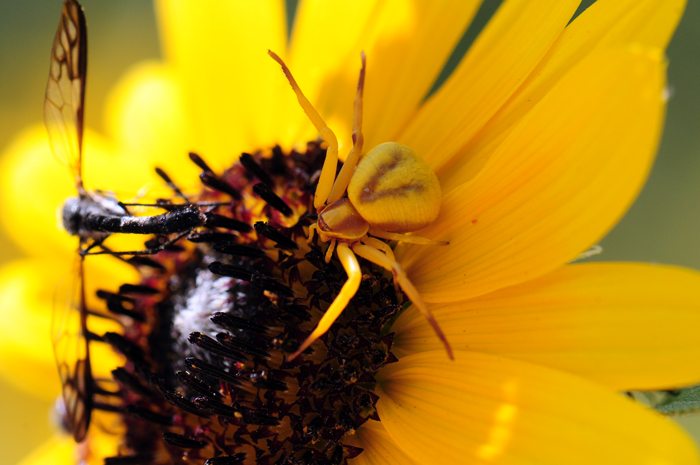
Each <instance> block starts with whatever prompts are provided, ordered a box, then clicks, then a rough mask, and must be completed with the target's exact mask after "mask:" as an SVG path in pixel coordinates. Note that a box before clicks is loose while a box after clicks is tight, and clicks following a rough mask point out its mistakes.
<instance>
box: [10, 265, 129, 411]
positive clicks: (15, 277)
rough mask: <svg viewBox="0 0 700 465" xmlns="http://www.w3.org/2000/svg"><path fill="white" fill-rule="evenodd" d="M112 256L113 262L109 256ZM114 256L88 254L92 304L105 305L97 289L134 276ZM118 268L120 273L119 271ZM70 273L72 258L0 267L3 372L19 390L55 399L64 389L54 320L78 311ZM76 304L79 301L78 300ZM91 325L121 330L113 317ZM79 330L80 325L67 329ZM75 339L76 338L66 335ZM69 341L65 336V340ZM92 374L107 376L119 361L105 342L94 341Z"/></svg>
mask: <svg viewBox="0 0 700 465" xmlns="http://www.w3.org/2000/svg"><path fill="white" fill-rule="evenodd" d="M110 259H111V260H110ZM113 262H116V260H114V259H113V258H111V257H105V256H100V257H89V258H88V259H87V261H86V267H85V270H86V296H87V300H88V306H89V307H90V308H96V309H104V307H105V305H104V302H100V301H98V300H97V298H96V297H95V292H96V290H97V289H106V290H111V291H116V290H117V288H118V285H119V284H121V283H123V282H126V281H121V280H115V276H116V277H120V278H121V279H124V280H127V279H129V278H131V280H130V281H128V282H138V281H136V280H134V272H133V271H132V272H131V273H129V272H128V271H129V270H128V268H127V269H123V268H122V266H123V265H119V264H116V265H115V264H114V263H113ZM117 270H118V271H117ZM78 285H79V282H78V281H77V279H76V277H75V276H74V275H72V274H71V273H70V262H68V264H66V263H65V262H61V261H56V260H38V259H37V260H24V261H17V262H12V263H10V264H7V265H5V266H4V267H3V268H0V312H2V321H3V324H2V325H0V375H1V376H3V377H5V378H6V379H7V381H8V382H10V383H12V384H14V385H16V386H18V387H19V388H20V389H23V390H25V391H28V392H31V393H33V394H35V395H37V396H40V397H43V398H47V399H53V398H55V397H56V396H57V395H58V393H59V392H60V389H59V387H60V383H59V378H58V372H57V369H56V362H55V360H54V349H53V345H52V328H51V321H52V317H53V314H54V312H56V313H57V314H61V315H62V314H63V312H77V310H76V309H73V308H71V307H66V306H67V305H70V304H71V302H70V300H69V299H64V298H62V297H61V296H69V295H71V294H72V293H73V289H72V286H78ZM75 304H76V305H77V302H75ZM88 327H89V329H90V330H91V331H93V332H95V333H96V334H103V333H104V332H105V331H121V328H120V327H119V326H118V325H117V324H116V323H114V322H110V321H109V320H104V319H98V318H94V319H93V318H91V319H89V321H88ZM66 329H67V330H68V331H70V332H71V334H77V332H78V331H79V329H80V328H79V325H76V326H73V327H70V328H66ZM67 337H69V338H70V337H72V336H67ZM65 340H67V339H64V341H65ZM90 348H91V356H92V360H93V374H94V375H95V376H96V377H108V375H109V372H110V371H111V370H112V369H114V368H115V367H116V366H117V363H119V361H120V359H119V358H118V357H117V356H116V355H115V353H114V352H113V351H112V350H111V349H109V348H108V347H107V346H105V345H104V344H97V343H93V344H91V345H90Z"/></svg>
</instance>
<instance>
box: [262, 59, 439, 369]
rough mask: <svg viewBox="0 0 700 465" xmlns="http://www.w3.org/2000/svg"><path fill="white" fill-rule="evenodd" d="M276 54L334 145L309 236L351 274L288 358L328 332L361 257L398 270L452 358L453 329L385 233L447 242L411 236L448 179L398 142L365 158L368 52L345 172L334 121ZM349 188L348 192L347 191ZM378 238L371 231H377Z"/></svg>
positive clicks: (349, 294)
mask: <svg viewBox="0 0 700 465" xmlns="http://www.w3.org/2000/svg"><path fill="white" fill-rule="evenodd" d="M269 54H270V56H271V57H272V58H273V59H274V60H275V61H277V63H279V64H280V65H281V66H282V70H283V71H284V74H285V76H286V77H287V80H288V81H289V84H290V85H291V86H292V89H293V90H294V93H295V94H296V96H297V99H298V101H299V104H300V105H301V107H302V109H303V110H304V112H305V113H306V115H307V116H308V117H309V119H310V120H311V122H312V123H313V125H314V126H315V127H316V130H317V131H318V132H319V134H320V136H321V138H323V140H324V141H326V143H327V144H328V150H327V152H326V159H325V161H324V163H323V168H322V170H321V176H320V178H319V182H318V187H317V188H316V194H315V196H314V207H315V208H316V210H317V212H318V220H317V222H316V223H315V224H314V225H312V226H311V227H310V228H309V239H308V240H309V241H311V239H312V237H313V234H314V232H317V233H318V235H319V237H320V238H321V240H322V241H323V242H330V244H329V247H328V250H327V253H326V263H328V262H329V261H330V260H331V258H332V254H333V253H334V251H335V254H336V255H337V256H338V259H339V260H340V263H341V264H342V265H343V268H344V269H345V272H346V273H347V275H348V280H347V281H346V282H345V284H344V285H343V287H342V289H341V290H340V293H338V295H337V296H336V298H335V300H333V302H332V303H331V305H330V307H328V309H327V310H326V312H325V313H324V315H323V317H322V318H321V320H320V321H319V323H318V325H317V326H316V328H315V329H314V330H313V332H312V333H311V334H310V335H309V336H308V337H307V338H306V340H305V341H304V342H303V343H302V344H301V346H300V347H299V348H298V349H297V350H296V351H295V352H294V353H293V354H291V355H289V357H287V358H288V360H293V359H294V358H296V357H297V356H299V354H301V353H302V352H303V351H304V350H306V349H307V348H308V347H309V346H310V345H311V344H313V343H314V341H316V339H318V338H319V337H321V336H322V335H323V334H325V333H326V331H328V329H329V328H330V327H331V325H332V324H333V322H334V321H335V320H336V319H337V318H338V317H339V316H340V314H341V313H342V312H343V310H344V309H345V307H346V306H347V305H348V303H349V302H350V299H352V298H353V296H354V295H355V293H357V290H358V289H359V287H360V282H361V281H362V271H361V269H360V265H359V263H358V261H357V257H356V255H358V256H360V257H362V258H364V259H365V260H368V261H370V262H372V263H374V264H376V265H379V266H381V267H382V268H385V269H387V270H389V271H391V272H392V274H393V276H394V283H395V284H398V286H399V287H400V288H401V289H402V290H403V292H404V294H406V296H407V297H408V298H409V299H410V300H411V302H412V304H413V305H415V306H416V307H417V308H418V310H419V311H420V312H421V313H422V314H423V316H425V318H426V319H427V320H428V322H429V323H430V325H431V326H432V328H433V330H434V331H435V333H436V334H437V336H438V337H439V338H440V340H441V341H442V343H443V344H444V346H445V350H446V351H447V355H448V356H449V357H450V358H453V356H452V349H451V348H450V345H449V343H448V342H447V339H446V338H445V335H444V334H443V332H442V331H441V330H440V327H439V326H438V324H437V322H436V321H435V319H434V318H433V316H432V314H431V313H430V310H429V309H428V307H427V305H426V304H425V302H423V299H422V298H421V296H420V294H419V293H418V290H417V289H416V288H415V287H414V286H413V284H412V283H411V281H410V280H409V279H408V276H406V273H405V272H404V270H403V269H402V268H401V265H399V263H398V262H397V261H396V259H395V257H394V253H393V251H392V250H391V247H389V245H387V244H386V243H385V242H383V241H381V240H379V239H377V237H379V238H382V239H388V240H397V241H403V242H409V243H413V244H423V245H447V242H442V241H433V240H430V239H426V238H422V237H417V236H409V235H406V234H404V233H407V232H411V231H417V230H419V229H422V228H424V227H425V226H427V225H429V224H430V223H432V222H433V221H435V219H436V218H437V216H438V213H439V212H440V202H441V199H442V194H441V190H440V183H439V181H438V179H437V177H436V176H435V173H433V172H432V170H431V169H430V167H429V166H428V165H427V163H425V161H423V159H422V158H420V157H419V156H418V155H417V154H416V153H415V152H414V151H413V150H411V149H410V148H409V147H406V146H405V145H401V144H398V143H396V142H386V143H383V144H380V145H378V146H376V147H374V148H373V149H372V150H370V151H369V152H368V153H367V154H365V156H364V157H363V158H362V160H360V155H361V154H362V148H363V143H364V138H363V135H362V101H363V91H364V82H365V55H364V53H363V54H362V68H361V70H360V78H359V82H358V85H357V95H356V97H355V105H354V113H353V127H352V140H353V147H352V149H351V150H350V153H349V154H348V156H347V158H346V160H345V164H344V165H343V167H342V169H341V170H340V173H338V176H337V177H336V176H335V173H336V169H337V166H338V139H337V138H336V136H335V134H334V133H333V131H332V130H331V129H330V128H329V127H328V126H327V125H326V123H325V122H324V121H323V119H322V118H321V116H320V115H319V114H318V112H317V111H316V109H315V108H314V107H313V106H312V105H311V103H310V102H309V101H308V99H307V98H306V97H305V96H304V94H303V93H302V91H301V89H300V88H299V86H298V85H297V83H296V81H295V79H294V77H293V76H292V73H291V72H290V71H289V68H287V66H286V65H285V64H284V62H283V61H282V59H281V58H279V57H278V56H277V55H276V54H274V53H273V52H269ZM346 192H347V197H344V195H345V193H346ZM370 235H371V236H374V237H371V236H370Z"/></svg>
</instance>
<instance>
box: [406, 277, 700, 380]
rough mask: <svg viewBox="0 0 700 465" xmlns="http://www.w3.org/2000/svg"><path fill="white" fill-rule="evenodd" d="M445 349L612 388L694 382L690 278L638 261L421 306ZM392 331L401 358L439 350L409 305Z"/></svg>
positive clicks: (698, 305)
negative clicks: (429, 314) (437, 326)
mask: <svg viewBox="0 0 700 465" xmlns="http://www.w3.org/2000/svg"><path fill="white" fill-rule="evenodd" d="M431 311H432V313H433V315H434V316H435V318H436V319H437V321H438V322H439V323H440V325H441V327H442V328H443V331H444V332H445V336H446V337H447V339H448V341H450V344H452V347H455V348H462V349H468V350H473V351H477V352H488V353H493V354H499V355H504V356H508V357H511V358H516V359H520V360H524V361H527V362H532V363H537V364H539V365H545V366H549V367H552V368H558V369H561V370H564V371H568V372H571V373H575V374H578V375H581V376H584V377H586V378H588V379H592V380H595V381H597V382H599V383H601V384H605V385H606V386H608V387H610V388H612V389H615V390H632V389H635V390H637V389H638V390H643V389H667V388H671V387H678V386H683V385H688V384H690V383H697V382H698V381H700V367H698V366H697V365H698V364H697V363H695V361H696V360H700V344H698V334H700V273H697V272H694V271H690V270H684V269H680V268H674V267H666V266H654V265H646V264H623V263H619V264H615V263H595V264H585V265H569V266H565V267H563V268H561V269H559V270H557V271H555V272H553V273H550V274H548V275H545V276H543V277H541V278H539V279H536V280H533V281H529V282H527V283H524V284H521V285H519V286H513V287H509V288H506V289H501V290H499V291H496V292H493V293H490V294H487V295H484V296H481V297H478V298H476V299H473V300H469V301H466V302H458V303H454V304H447V305H439V306H434V307H432V308H431ZM392 331H395V332H396V337H395V338H394V348H395V349H394V351H395V353H396V355H397V356H398V357H399V358H401V356H403V355H407V354H411V353H416V352H425V351H428V350H441V349H442V343H441V342H440V341H439V340H438V339H437V338H436V337H435V335H434V332H433V330H432V328H431V327H430V326H429V325H428V324H427V323H426V322H425V318H424V317H423V316H422V315H420V314H419V312H418V311H417V310H415V309H413V308H410V309H409V310H408V311H406V312H405V313H404V314H403V315H401V316H400V317H399V319H398V320H397V321H396V323H395V324H394V326H393V327H392Z"/></svg>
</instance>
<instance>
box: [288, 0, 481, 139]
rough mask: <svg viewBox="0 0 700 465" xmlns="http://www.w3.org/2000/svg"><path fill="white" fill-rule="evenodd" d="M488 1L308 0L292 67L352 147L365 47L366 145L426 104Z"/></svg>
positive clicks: (386, 136) (394, 129) (386, 135)
mask: <svg viewBox="0 0 700 465" xmlns="http://www.w3.org/2000/svg"><path fill="white" fill-rule="evenodd" d="M480 4H481V0H466V1H465V0H440V1H431V2H415V1H409V0H389V1H376V0H367V1H352V0H348V1H342V2H332V3H329V2H326V1H323V0H308V1H303V2H301V3H300V5H299V11H298V13H297V17H296V24H295V27H294V34H293V39H292V50H291V53H290V60H291V62H290V66H291V69H292V72H294V74H295V76H296V77H297V80H298V81H299V84H300V85H301V86H302V89H304V92H306V93H307V97H309V99H310V100H311V101H313V102H316V104H317V109H318V110H319V112H320V113H321V115H323V116H324V118H326V122H327V123H328V124H329V126H330V127H331V128H332V129H333V130H334V131H335V132H336V135H337V136H338V137H339V138H340V139H341V140H344V141H345V142H346V147H347V146H348V145H349V144H350V124H351V121H352V109H353V100H354V97H355V92H356V88H357V79H358V74H359V68H360V52H361V51H364V52H365V54H366V56H367V77H366V81H365V96H364V104H365V106H364V122H363V126H364V127H363V130H364V134H365V144H366V145H365V146H366V147H368V148H371V147H373V146H375V145H377V144H379V143H381V142H388V141H390V140H393V137H395V135H396V133H397V132H398V130H399V128H401V127H402V126H403V125H404V124H405V122H406V120H407V119H408V118H409V117H410V116H411V115H412V114H413V113H414V112H415V110H416V109H417V108H418V106H419V104H420V102H421V100H422V99H423V98H424V97H425V95H426V94H427V92H428V90H429V89H430V87H431V86H432V84H433V83H434V82H435V79H436V78H437V76H438V74H439V73H440V71H441V69H442V67H443V66H444V64H445V62H446V61H447V59H448V58H449V55H450V53H451V52H452V50H453V49H454V47H455V45H456V44H457V42H458V40H459V38H460V37H461V35H462V33H463V32H464V30H465V29H466V28H467V26H468V24H469V22H470V21H471V20H472V18H473V17H474V14H475V13H476V10H477V9H478V7H479V5H480ZM307 89H308V90H307ZM297 106H298V105H297ZM294 111H295V112H298V111H299V110H298V109H296V108H295V109H294ZM304 126H305V127H308V126H309V125H308V124H305V125H304ZM293 134H294V133H293ZM312 136H315V134H312ZM302 137H303V136H302ZM303 140H305V139H303V138H299V136H297V141H303Z"/></svg>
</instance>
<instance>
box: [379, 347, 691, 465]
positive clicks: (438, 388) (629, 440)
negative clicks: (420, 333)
mask: <svg viewBox="0 0 700 465" xmlns="http://www.w3.org/2000/svg"><path fill="white" fill-rule="evenodd" d="M379 375H380V377H381V379H380V388H379V389H378V394H379V396H380V398H379V402H378V403H377V410H378V412H379V416H380V418H381V419H382V424H383V425H384V426H385V428H386V430H387V432H388V433H389V436H391V438H392V439H394V441H395V442H396V444H397V445H398V446H399V447H400V448H401V449H403V451H404V452H405V453H407V454H408V455H410V456H411V457H413V458H414V460H416V461H418V462H419V463H425V464H433V463H434V464H444V463H494V464H525V463H536V464H538V465H547V464H552V465H555V464H556V465H559V464H562V463H566V464H570V465H575V464H582V465H583V464H585V465H590V464H611V465H619V464H634V465H644V464H648V465H652V464H653V465H659V464H669V465H670V464H697V463H699V462H700V460H699V458H698V454H697V451H696V449H695V446H694V445H693V443H692V441H691V440H690V439H689V438H688V436H687V435H686V434H685V433H684V432H683V431H682V430H681V429H680V428H679V427H678V426H676V425H674V424H673V423H671V422H670V421H668V420H666V419H664V418H663V417H661V416H660V415H657V414H655V413H652V412H651V411H649V410H647V409H646V408H645V407H643V406H641V405H639V404H635V403H634V402H633V401H632V400H629V399H627V398H625V397H623V396H621V395H619V394H616V393H612V392H610V391H608V390H606V389H604V388H602V387H600V386H598V385H596V384H594V383H591V382H589V381H586V380H585V379H582V378H578V377H575V376H572V375H569V374H566V373H562V372H559V371H556V370H551V369H548V368H544V367H539V366H536V365H531V364H528V363H524V362H521V361H516V360H510V359H507V358H501V357H496V356H493V355H488V354H479V353H475V352H465V351H455V360H454V361H450V360H449V359H448V358H447V357H446V356H445V354H444V352H443V351H431V352H424V353H420V354H416V355H411V356H408V357H406V358H404V359H401V360H400V361H399V362H398V363H395V364H391V365H388V366H387V367H386V368H383V369H382V371H381V372H380V373H379Z"/></svg>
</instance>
